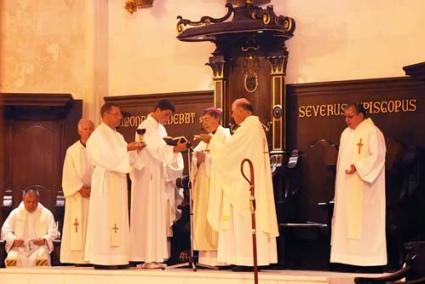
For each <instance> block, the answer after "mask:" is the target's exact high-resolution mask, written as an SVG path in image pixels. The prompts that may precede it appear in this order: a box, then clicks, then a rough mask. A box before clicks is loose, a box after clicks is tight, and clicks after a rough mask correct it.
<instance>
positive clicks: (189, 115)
mask: <svg viewBox="0 0 425 284" xmlns="http://www.w3.org/2000/svg"><path fill="white" fill-rule="evenodd" d="M195 116H196V113H195V112H181V113H175V114H173V115H172V116H171V117H170V119H169V120H168V122H167V123H166V125H173V124H176V125H181V124H193V123H195Z"/></svg>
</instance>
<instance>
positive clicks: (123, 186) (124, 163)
mask: <svg viewBox="0 0 425 284" xmlns="http://www.w3.org/2000/svg"><path fill="white" fill-rule="evenodd" d="M100 113H101V116H102V121H103V122H102V123H101V124H100V125H99V126H98V127H97V128H96V129H95V131H94V132H93V133H92V135H91V136H90V138H89V139H88V141H87V148H86V149H87V150H86V151H87V155H88V157H89V161H90V163H92V165H93V166H94V170H93V175H92V179H91V192H90V202H89V215H88V222H87V237H86V247H85V260H86V261H88V262H89V263H92V264H94V265H95V268H100V269H115V268H124V267H126V265H128V261H129V255H130V251H129V224H128V197H127V173H128V172H129V170H130V156H131V155H132V156H136V151H140V150H142V149H143V148H144V145H143V144H142V143H139V142H130V143H128V144H127V142H126V141H125V140H124V137H123V136H122V135H121V134H120V133H118V132H117V130H116V127H118V125H119V124H120V121H121V118H122V114H121V110H120V108H119V106H117V105H115V104H112V103H105V104H104V105H103V106H102V108H101V110H100Z"/></svg>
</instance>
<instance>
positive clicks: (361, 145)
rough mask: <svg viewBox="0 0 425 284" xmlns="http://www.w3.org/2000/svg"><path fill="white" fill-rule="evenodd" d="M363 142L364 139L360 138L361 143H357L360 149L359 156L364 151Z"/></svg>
mask: <svg viewBox="0 0 425 284" xmlns="http://www.w3.org/2000/svg"><path fill="white" fill-rule="evenodd" d="M362 140H363V138H360V141H359V143H357V147H359V155H360V153H361V151H362V147H363V143H362Z"/></svg>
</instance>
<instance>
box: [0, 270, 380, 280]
mask: <svg viewBox="0 0 425 284" xmlns="http://www.w3.org/2000/svg"><path fill="white" fill-rule="evenodd" d="M377 275H379V274H362V275H361V276H377ZM356 276H359V275H358V274H353V273H337V272H326V271H302V270H263V271H261V272H260V273H259V283H260V284H319V283H320V284H322V283H323V284H325V283H331V284H351V283H354V277H356ZM0 283H1V284H86V283H100V284H136V283H137V284H142V283H149V284H213V283H214V284H215V283H219V284H248V283H249V284H252V283H254V274H253V273H252V272H232V271H228V270H218V271H217V270H207V269H198V270H197V271H196V272H195V271H193V270H191V269H189V268H173V269H166V270H141V269H135V268H130V269H125V270H95V269H93V268H92V267H72V266H66V267H61V266H56V267H46V268H32V269H28V268H8V269H0Z"/></svg>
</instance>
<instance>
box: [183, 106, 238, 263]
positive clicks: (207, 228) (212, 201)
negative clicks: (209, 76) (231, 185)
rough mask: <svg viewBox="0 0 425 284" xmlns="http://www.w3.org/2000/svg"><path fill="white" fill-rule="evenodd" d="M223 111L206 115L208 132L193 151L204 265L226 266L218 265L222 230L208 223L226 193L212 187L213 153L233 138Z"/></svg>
mask: <svg viewBox="0 0 425 284" xmlns="http://www.w3.org/2000/svg"><path fill="white" fill-rule="evenodd" d="M221 116H222V111H221V109H218V108H214V107H211V108H208V109H206V110H205V111H204V113H203V115H202V127H203V128H204V129H205V131H206V132H207V133H205V134H204V133H203V134H200V135H195V139H199V140H201V141H200V142H199V144H198V145H197V146H196V148H195V149H194V152H193V159H192V170H191V180H192V187H193V191H192V192H193V196H192V199H193V246H194V247H193V248H194V250H197V251H199V256H198V260H199V263H200V264H206V265H212V266H216V265H223V264H224V263H218V262H217V244H218V231H217V230H215V229H214V228H213V227H212V226H211V225H210V223H209V221H208V218H207V216H208V211H209V210H210V208H211V210H216V208H220V207H221V201H222V191H221V190H220V191H218V192H213V190H211V188H210V182H211V175H212V172H211V168H212V167H213V161H212V158H211V156H212V153H213V152H215V151H219V150H220V148H221V147H223V146H224V145H225V143H226V142H227V140H228V139H229V138H230V131H229V129H228V128H224V127H223V126H221V125H220V122H221Z"/></svg>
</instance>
